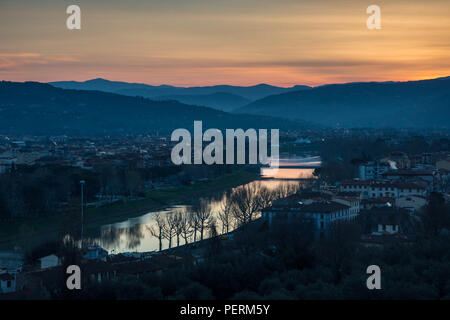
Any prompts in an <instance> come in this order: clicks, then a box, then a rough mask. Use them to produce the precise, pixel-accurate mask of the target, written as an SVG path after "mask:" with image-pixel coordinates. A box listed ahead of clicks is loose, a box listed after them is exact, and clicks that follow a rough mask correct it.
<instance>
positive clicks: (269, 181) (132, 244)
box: [90, 157, 321, 253]
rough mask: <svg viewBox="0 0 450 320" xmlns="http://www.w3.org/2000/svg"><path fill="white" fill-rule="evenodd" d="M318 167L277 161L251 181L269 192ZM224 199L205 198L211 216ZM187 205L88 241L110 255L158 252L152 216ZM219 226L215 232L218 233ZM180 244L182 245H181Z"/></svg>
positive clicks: (315, 160)
mask: <svg viewBox="0 0 450 320" xmlns="http://www.w3.org/2000/svg"><path fill="white" fill-rule="evenodd" d="M320 164H321V162H320V158H319V157H306V158H305V157H302V158H289V159H281V160H280V168H278V169H275V168H269V167H268V168H262V169H261V179H258V180H255V181H252V182H250V184H251V183H261V184H262V185H263V186H266V187H267V188H269V189H274V188H277V187H278V186H280V185H281V184H296V185H298V184H299V183H301V180H299V179H310V178H312V177H313V171H314V169H315V168H316V167H319V166H320ZM225 200H226V193H225V192H224V193H223V195H222V197H219V198H212V199H208V201H209V202H210V204H211V212H212V215H217V213H218V211H219V210H220V209H221V207H222V204H223V203H224V201H225ZM186 208H187V206H185V205H179V206H174V207H169V208H166V209H164V210H161V211H155V212H149V213H147V214H144V215H142V216H139V217H136V218H131V219H127V220H125V221H122V222H119V223H114V224H108V225H103V226H101V227H100V230H95V231H94V233H93V234H90V236H91V241H92V242H93V243H95V244H98V245H100V246H102V247H103V248H104V249H106V250H108V252H109V253H122V252H148V251H155V250H158V239H157V238H155V237H153V236H152V235H151V233H150V231H149V229H150V228H151V226H153V225H154V224H155V220H154V218H155V215H156V214H157V213H160V214H170V213H173V212H175V211H179V210H185V209H186ZM220 229H221V228H220V227H218V231H219V232H220ZM180 244H183V242H181V243H180ZM167 247H168V243H167V241H165V242H163V249H164V248H167Z"/></svg>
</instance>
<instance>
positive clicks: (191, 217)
mask: <svg viewBox="0 0 450 320" xmlns="http://www.w3.org/2000/svg"><path fill="white" fill-rule="evenodd" d="M186 216H187V219H188V222H189V229H192V233H193V235H194V243H195V242H197V231H198V229H199V221H198V216H197V213H196V212H195V208H194V207H189V209H188V210H187V213H186Z"/></svg>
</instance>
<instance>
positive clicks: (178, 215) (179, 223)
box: [172, 211, 183, 247]
mask: <svg viewBox="0 0 450 320" xmlns="http://www.w3.org/2000/svg"><path fill="white" fill-rule="evenodd" d="M172 215H173V219H174V228H175V236H176V238H177V247H179V246H180V237H181V236H182V234H183V212H182V211H176V212H174V213H172Z"/></svg>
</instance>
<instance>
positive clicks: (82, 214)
mask: <svg viewBox="0 0 450 320" xmlns="http://www.w3.org/2000/svg"><path fill="white" fill-rule="evenodd" d="M85 183H86V181H84V180H80V185H81V246H83V231H84V230H83V227H84V201H83V200H84V199H83V195H84V185H85Z"/></svg>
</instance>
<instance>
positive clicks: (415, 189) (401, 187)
mask: <svg viewBox="0 0 450 320" xmlns="http://www.w3.org/2000/svg"><path fill="white" fill-rule="evenodd" d="M339 189H340V191H341V192H357V193H360V197H361V199H369V198H399V197H403V196H411V195H419V196H426V195H427V192H428V189H427V187H426V186H425V185H422V184H418V183H414V182H402V181H377V180H347V181H343V182H342V183H341V185H340V187H339Z"/></svg>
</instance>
